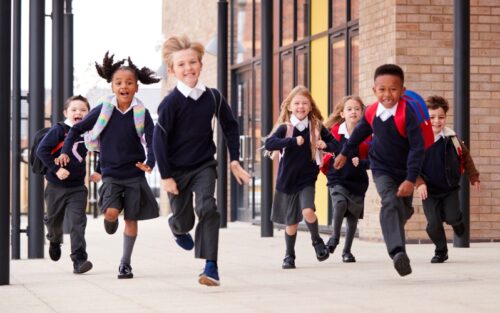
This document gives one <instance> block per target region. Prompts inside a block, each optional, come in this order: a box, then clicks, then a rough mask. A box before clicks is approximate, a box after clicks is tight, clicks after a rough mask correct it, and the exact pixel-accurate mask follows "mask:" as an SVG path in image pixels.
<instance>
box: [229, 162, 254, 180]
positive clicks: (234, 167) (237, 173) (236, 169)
mask: <svg viewBox="0 0 500 313" xmlns="http://www.w3.org/2000/svg"><path fill="white" fill-rule="evenodd" d="M229 168H230V169H231V173H233V175H234V178H236V181H237V182H238V184H240V185H242V184H248V182H249V181H250V178H251V175H250V174H248V172H247V171H245V170H244V169H243V168H242V167H241V165H240V162H238V161H237V160H234V161H231V163H230V164H229Z"/></svg>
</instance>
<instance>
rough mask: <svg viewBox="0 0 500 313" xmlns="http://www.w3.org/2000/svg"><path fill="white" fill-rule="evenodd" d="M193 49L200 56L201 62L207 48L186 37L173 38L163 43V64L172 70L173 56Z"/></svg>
mask: <svg viewBox="0 0 500 313" xmlns="http://www.w3.org/2000/svg"><path fill="white" fill-rule="evenodd" d="M186 49H192V50H194V51H195V52H196V53H197V54H198V60H199V61H200V62H201V59H202V58H203V55H204V54H205V48H204V47H203V45H202V44H201V43H199V42H195V41H191V40H189V38H188V37H187V36H185V35H183V36H172V37H170V38H168V39H167V40H166V41H165V42H164V43H163V50H162V51H163V62H164V63H165V65H166V66H167V68H169V69H171V68H172V66H173V65H174V64H173V62H172V54H173V53H174V52H177V51H181V50H186Z"/></svg>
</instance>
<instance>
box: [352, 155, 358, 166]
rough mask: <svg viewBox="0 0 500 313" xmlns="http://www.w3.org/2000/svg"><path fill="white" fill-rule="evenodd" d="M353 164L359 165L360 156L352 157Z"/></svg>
mask: <svg viewBox="0 0 500 313" xmlns="http://www.w3.org/2000/svg"><path fill="white" fill-rule="evenodd" d="M352 165H354V167H358V165H359V158H358V157H354V158H352Z"/></svg>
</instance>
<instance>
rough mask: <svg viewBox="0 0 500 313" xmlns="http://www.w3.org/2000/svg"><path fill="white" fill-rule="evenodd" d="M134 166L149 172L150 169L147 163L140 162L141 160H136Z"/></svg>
mask: <svg viewBox="0 0 500 313" xmlns="http://www.w3.org/2000/svg"><path fill="white" fill-rule="evenodd" d="M135 166H137V167H138V168H139V169H140V170H142V171H144V172H146V173H148V174H149V173H151V171H152V169H151V167H149V165H147V164H145V163H142V162H137V163H135Z"/></svg>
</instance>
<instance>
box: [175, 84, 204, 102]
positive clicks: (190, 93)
mask: <svg viewBox="0 0 500 313" xmlns="http://www.w3.org/2000/svg"><path fill="white" fill-rule="evenodd" d="M177 89H179V91H180V92H181V93H182V94H183V95H184V97H186V98H187V97H190V98H191V99H193V100H198V98H200V97H201V95H202V94H203V93H204V92H205V90H206V87H205V85H204V84H203V83H202V82H201V81H199V80H198V82H197V83H196V85H195V86H194V88H191V87H189V86H188V85H186V84H184V83H183V82H181V81H180V80H178V81H177Z"/></svg>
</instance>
